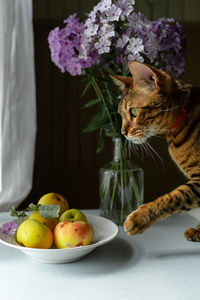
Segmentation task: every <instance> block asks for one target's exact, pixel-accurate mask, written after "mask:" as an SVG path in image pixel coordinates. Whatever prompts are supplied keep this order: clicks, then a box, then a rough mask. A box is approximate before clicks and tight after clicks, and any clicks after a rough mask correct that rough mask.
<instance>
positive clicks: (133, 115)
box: [130, 107, 138, 119]
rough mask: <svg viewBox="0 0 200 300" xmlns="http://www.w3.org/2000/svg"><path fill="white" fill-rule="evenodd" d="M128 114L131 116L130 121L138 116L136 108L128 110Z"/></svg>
mask: <svg viewBox="0 0 200 300" xmlns="http://www.w3.org/2000/svg"><path fill="white" fill-rule="evenodd" d="M130 114H131V119H132V118H135V117H137V115H138V108H137V107H132V108H131V109H130Z"/></svg>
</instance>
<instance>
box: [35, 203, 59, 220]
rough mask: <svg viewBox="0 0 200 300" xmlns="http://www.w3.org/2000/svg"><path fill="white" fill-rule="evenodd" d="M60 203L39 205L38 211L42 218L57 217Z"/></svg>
mask: <svg viewBox="0 0 200 300" xmlns="http://www.w3.org/2000/svg"><path fill="white" fill-rule="evenodd" d="M59 212H60V205H40V206H39V213H40V215H41V216H42V217H43V218H46V219H54V218H59Z"/></svg>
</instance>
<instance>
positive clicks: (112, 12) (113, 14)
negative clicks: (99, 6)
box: [106, 4, 122, 22]
mask: <svg viewBox="0 0 200 300" xmlns="http://www.w3.org/2000/svg"><path fill="white" fill-rule="evenodd" d="M121 12H122V10H121V8H119V7H117V6H116V5H115V4H112V5H111V7H110V8H109V9H108V10H107V11H106V16H107V18H108V22H109V21H118V20H119V17H120V15H121Z"/></svg>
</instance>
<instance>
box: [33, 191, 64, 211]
mask: <svg viewBox="0 0 200 300" xmlns="http://www.w3.org/2000/svg"><path fill="white" fill-rule="evenodd" d="M38 204H41V205H60V216H61V214H62V213H63V212H64V211H65V210H67V209H68V208H69V203H68V201H67V199H66V198H65V197H63V196H62V195H60V194H58V193H48V194H45V195H44V196H42V197H41V198H40V200H39V201H38Z"/></svg>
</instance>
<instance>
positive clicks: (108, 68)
mask: <svg viewBox="0 0 200 300" xmlns="http://www.w3.org/2000/svg"><path fill="white" fill-rule="evenodd" d="M103 69H104V70H106V71H107V72H108V73H110V74H111V75H115V73H114V72H113V70H112V69H111V68H110V67H109V66H106V65H104V66H103Z"/></svg>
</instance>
